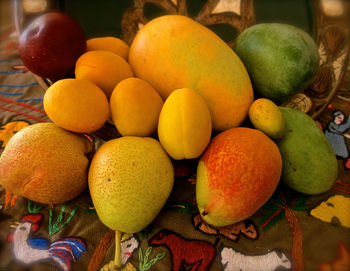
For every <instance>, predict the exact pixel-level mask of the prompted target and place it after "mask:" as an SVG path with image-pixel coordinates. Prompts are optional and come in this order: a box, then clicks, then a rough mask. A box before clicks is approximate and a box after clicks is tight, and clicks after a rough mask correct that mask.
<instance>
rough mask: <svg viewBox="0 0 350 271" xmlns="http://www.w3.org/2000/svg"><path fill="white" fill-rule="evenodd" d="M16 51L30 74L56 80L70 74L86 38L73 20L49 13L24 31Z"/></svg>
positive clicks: (60, 14)
mask: <svg viewBox="0 0 350 271" xmlns="http://www.w3.org/2000/svg"><path fill="white" fill-rule="evenodd" d="M18 49H19V54H20V57H21V59H22V61H23V64H24V65H25V66H26V67H27V68H28V69H29V70H30V71H31V72H33V73H34V74H36V75H38V76H41V77H44V78H48V79H50V80H52V81H56V80H58V79H62V78H64V77H65V76H67V75H69V74H70V73H72V72H73V71H74V64H75V62H76V60H77V59H78V58H79V56H80V55H82V54H83V53H84V52H85V51H86V38H85V34H84V32H83V30H82V28H81V27H80V25H79V24H78V23H77V22H76V21H75V20H74V19H73V18H71V17H69V16H68V15H65V14H63V13H59V12H50V13H46V14H43V15H41V16H40V17H38V18H36V19H34V20H33V21H32V22H31V23H30V24H29V25H28V26H27V27H26V28H25V29H24V31H23V32H22V34H21V35H20V37H19V47H18Z"/></svg>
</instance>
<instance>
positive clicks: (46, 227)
mask: <svg viewBox="0 0 350 271" xmlns="http://www.w3.org/2000/svg"><path fill="white" fill-rule="evenodd" d="M43 94H44V91H43V89H42V88H41V86H40V85H39V84H38V83H37V82H36V80H35V78H34V76H33V74H32V73H31V72H29V71H27V70H26V68H25V67H24V66H23V65H22V63H21V61H20V58H19V56H18V53H17V51H16V44H15V38H14V36H13V32H12V31H8V32H7V33H3V34H2V36H1V37H0V154H1V152H2V151H3V150H4V148H5V147H6V144H7V143H8V141H9V139H10V138H11V136H12V135H13V134H14V133H16V132H17V131H18V130H20V129H21V128H23V127H26V126H28V125H31V124H34V123H38V122H47V121H50V120H49V118H48V117H47V116H46V114H45V112H44V109H43V103H42V98H43ZM339 112H340V113H339ZM339 114H343V115H344V120H345V121H344V122H342V123H340V124H339V123H338V124H337V123H336V122H335V117H336V115H338V116H339ZM349 116H350V65H349V67H348V72H347V74H346V76H345V78H344V80H343V83H342V85H341V86H340V88H339V91H338V94H337V95H336V96H335V97H334V99H333V100H332V101H331V103H330V105H329V106H328V108H327V109H325V110H324V111H323V113H322V115H321V116H320V117H319V118H318V119H317V121H318V123H319V125H320V127H321V128H322V129H323V130H324V131H325V133H326V134H327V135H328V138H329V140H330V143H331V144H332V146H334V148H335V150H337V151H339V153H340V154H341V155H340V154H339V155H338V165H339V176H338V180H337V182H336V184H335V186H334V187H333V188H332V189H331V190H330V191H328V192H326V193H323V194H321V195H317V196H305V195H301V194H298V193H296V192H294V191H292V190H290V189H289V188H287V187H285V186H284V185H282V184H280V185H279V187H278V188H277V190H276V192H275V194H274V195H273V197H272V198H271V199H270V200H269V201H268V202H267V203H266V204H265V205H264V206H263V207H262V208H261V209H260V210H259V211H257V212H256V213H255V214H254V215H253V216H251V217H250V218H249V219H248V220H245V221H243V222H240V223H237V224H235V225H232V226H228V227H224V228H215V227H211V226H210V225H207V224H206V223H205V222H204V221H202V220H201V218H200V216H199V215H198V211H197V209H196V205H195V202H194V198H195V173H196V164H195V163H194V162H193V161H180V162H177V163H174V167H175V172H176V181H175V186H174V189H173V192H172V194H171V196H170V198H169V200H168V202H167V203H166V205H165V206H164V208H163V209H162V211H161V212H160V214H159V215H158V216H157V217H156V219H155V220H154V221H153V222H152V223H151V225H149V226H148V227H147V228H146V229H144V230H143V231H141V232H138V233H135V234H133V235H123V238H122V243H121V244H122V245H121V253H122V257H121V258H122V263H123V270H181V269H186V270H276V269H277V270H285V269H287V270H289V269H291V268H292V267H293V266H294V267H295V266H299V265H300V264H301V265H304V267H305V270H350V174H349V168H350V162H349V161H350V158H349V148H350V139H349V138H350V128H349V125H348V124H347V123H348V119H349ZM145 208H146V206H145ZM113 259H114V232H113V231H111V230H109V229H108V228H107V227H106V226H104V225H103V224H102V223H101V222H100V220H99V218H98V217H97V215H96V212H95V210H94V207H93V204H92V201H91V199H90V195H89V192H88V191H87V190H86V191H85V192H84V193H83V194H81V195H80V196H79V197H77V198H76V199H74V200H72V201H70V202H67V203H65V204H58V205H55V206H47V205H42V204H39V203H36V202H32V201H30V200H27V199H25V198H22V197H18V198H17V197H15V196H13V195H11V194H9V193H8V192H6V191H5V190H4V189H3V188H2V187H1V186H0V270H9V271H11V270H35V271H40V270H100V269H101V268H102V267H104V266H105V267H104V270H108V264H109V263H110V262H111V261H112V260H113Z"/></svg>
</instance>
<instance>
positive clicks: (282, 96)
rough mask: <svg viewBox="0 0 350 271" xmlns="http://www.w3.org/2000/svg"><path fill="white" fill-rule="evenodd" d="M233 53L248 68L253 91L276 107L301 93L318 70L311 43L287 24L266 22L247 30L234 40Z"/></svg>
mask: <svg viewBox="0 0 350 271" xmlns="http://www.w3.org/2000/svg"><path fill="white" fill-rule="evenodd" d="M234 51H235V52H236V53H237V55H238V56H239V57H240V58H241V60H242V61H243V63H244V65H245V67H246V68H247V71H248V73H249V76H250V78H251V80H252V84H253V87H254V92H255V93H256V94H258V96H259V97H264V98H268V99H270V100H272V101H274V102H275V103H277V104H281V103H282V102H284V101H286V100H287V99H288V98H290V97H291V96H293V95H294V94H296V93H298V92H300V91H302V90H304V89H305V88H306V87H307V86H308V85H309V84H310V83H311V82H312V80H313V79H314V77H315V75H316V72H317V70H318V67H319V54H318V49H317V46H316V44H315V42H314V40H313V39H312V38H311V36H310V35H308V34H307V33H306V32H304V31H303V30H301V29H299V28H297V27H294V26H292V25H287V24H280V23H265V24H256V25H253V26H251V27H249V28H247V29H246V30H245V31H243V32H242V33H241V34H240V35H239V36H238V37H237V40H236V43H235V45H234Z"/></svg>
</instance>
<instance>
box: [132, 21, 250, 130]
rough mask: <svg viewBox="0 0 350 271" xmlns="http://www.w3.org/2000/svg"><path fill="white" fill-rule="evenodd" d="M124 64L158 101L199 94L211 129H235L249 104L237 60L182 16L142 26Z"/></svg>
mask: <svg viewBox="0 0 350 271" xmlns="http://www.w3.org/2000/svg"><path fill="white" fill-rule="evenodd" d="M129 64H130V65H131V67H132V69H133V71H134V73H135V76H136V77H139V78H142V79H144V80H146V81H147V82H148V83H150V84H151V85H152V87H153V88H154V89H155V90H157V91H158V92H159V93H160V95H161V97H162V98H163V100H166V98H167V97H168V96H169V94H170V93H171V92H172V91H174V90H175V89H180V88H190V89H192V90H194V91H196V92H197V93H199V94H200V95H201V96H202V97H203V99H204V100H205V102H206V104H207V105H208V107H209V111H210V113H211V118H212V122H213V129H214V130H215V131H223V130H227V129H229V128H232V127H236V126H239V125H240V124H241V122H243V120H244V119H245V118H246V116H247V114H248V110H249V106H250V104H251V103H252V101H253V90H252V85H251V82H250V79H249V76H248V73H247V71H246V69H245V67H244V65H243V63H242V62H241V60H240V59H239V57H238V56H237V55H236V54H235V53H234V52H233V50H232V49H231V48H230V47H229V46H228V45H227V44H226V43H225V42H224V41H223V40H221V39H220V38H219V37H218V36H217V35H216V34H215V33H214V32H212V31H211V30H209V29H208V28H206V27H205V26H203V25H201V24H199V23H197V22H195V21H194V20H192V19H190V18H188V17H186V16H180V15H166V16H161V17H158V18H156V19H153V20H152V21H150V22H149V23H147V24H146V25H145V26H144V27H142V28H141V29H140V30H139V32H138V33H137V35H136V37H135V39H134V40H133V42H132V44H131V46H130V51H129Z"/></svg>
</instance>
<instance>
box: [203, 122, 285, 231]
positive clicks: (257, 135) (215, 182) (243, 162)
mask: <svg viewBox="0 0 350 271" xmlns="http://www.w3.org/2000/svg"><path fill="white" fill-rule="evenodd" d="M281 171H282V158H281V154H280V152H279V150H278V147H277V145H276V144H275V143H274V142H273V141H272V140H271V139H270V138H269V137H268V136H267V135H265V134H264V133H263V132H261V131H259V130H257V129H251V128H245V127H236V128H232V129H229V130H227V131H224V132H222V133H220V134H218V135H217V136H215V137H214V138H213V139H212V140H211V141H210V143H209V146H208V147H207V149H206V151H205V152H204V154H203V155H202V156H201V158H200V160H199V163H198V168H197V182H196V199H197V206H198V210H199V212H200V214H201V216H202V218H203V219H204V221H206V222H207V223H208V224H210V225H213V226H216V227H224V226H228V225H231V224H234V223H236V222H239V221H242V220H244V219H246V218H248V217H249V216H251V215H252V214H253V213H254V212H256V211H257V210H258V209H259V208H260V207H261V206H262V205H263V204H264V203H265V202H266V201H267V200H268V199H269V198H270V197H271V196H272V194H273V192H274V191H275V189H276V187H277V185H278V183H279V180H280V176H281Z"/></svg>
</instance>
